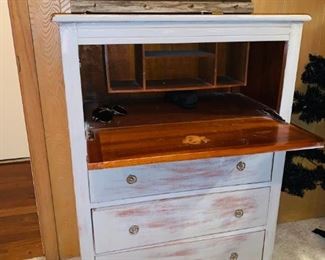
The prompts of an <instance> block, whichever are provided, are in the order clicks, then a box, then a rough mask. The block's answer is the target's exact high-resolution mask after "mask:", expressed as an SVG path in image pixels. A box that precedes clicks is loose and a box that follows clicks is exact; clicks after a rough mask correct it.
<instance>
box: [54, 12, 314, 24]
mask: <svg viewBox="0 0 325 260" xmlns="http://www.w3.org/2000/svg"><path fill="white" fill-rule="evenodd" d="M310 20H311V17H310V16H309V15H195V14H194V15H163V14H160V15H150V14H149V15H148V14H143V15H137V14H136V15H134V14H133V15H132V14H130V15H124V14H123V15H118V14H105V15H100V14H95V15H91V14H88V15H83V14H79V15H78V14H72V15H71V14H57V15H55V16H54V17H53V21H54V22H57V23H105V22H129V23H133V22H193V21H195V22H221V23H222V22H225V23H230V22H233V23H237V24H240V23H245V22H248V23H257V24H258V23H267V22H273V23H296V22H300V23H302V22H306V21H310Z"/></svg>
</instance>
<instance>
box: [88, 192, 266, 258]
mask: <svg viewBox="0 0 325 260" xmlns="http://www.w3.org/2000/svg"><path fill="white" fill-rule="evenodd" d="M268 201H269V188H264V189H256V190H247V191H236V192H229V193H215V194H206V195H201V196H193V197H184V198H178V199H166V200H160V201H152V202H145V203H138V204H131V205H127V206H120V207H113V208H107V209H96V210H94V211H93V225H94V238H95V249H96V252H97V253H104V252H108V251H114V250H121V249H128V248H134V247H139V246H146V245H153V244H158V243H163V242H168V241H173V240H179V239H185V238H192V237H196V236H202V235H208V234H213V233H222V232H225V231H231V230H237V229H245V228H250V227H258V226H263V225H265V224H266V216H267V210H268ZM238 209H241V210H243V212H244V215H243V216H242V217H236V216H235V215H234V214H235V211H236V210H238ZM132 225H137V226H138V227H139V232H138V233H137V234H134V235H132V234H130V233H129V228H130V227H131V226H132ZM157 234H159V236H158V235H157ZM120 241H123V243H121V242H120Z"/></svg>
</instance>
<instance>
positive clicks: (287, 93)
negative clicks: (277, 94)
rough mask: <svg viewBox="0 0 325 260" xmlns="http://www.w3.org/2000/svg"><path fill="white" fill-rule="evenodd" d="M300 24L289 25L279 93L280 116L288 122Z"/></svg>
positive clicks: (299, 41) (296, 65)
mask: <svg viewBox="0 0 325 260" xmlns="http://www.w3.org/2000/svg"><path fill="white" fill-rule="evenodd" d="M302 28H303V25H302V24H293V25H292V27H291V33H290V39H289V41H288V51H287V59H286V67H285V72H284V77H283V90H282V95H281V105H280V112H279V114H280V116H281V117H282V118H283V119H284V120H286V122H288V123H289V122H290V119H291V112H292V103H293V95H294V91H295V84H296V78H297V77H296V74H297V67H298V61H299V52H300V43H301V36H302Z"/></svg>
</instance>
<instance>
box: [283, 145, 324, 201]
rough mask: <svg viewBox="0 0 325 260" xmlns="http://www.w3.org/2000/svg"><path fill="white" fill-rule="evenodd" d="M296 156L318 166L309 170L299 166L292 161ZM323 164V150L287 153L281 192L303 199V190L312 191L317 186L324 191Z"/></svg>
mask: <svg viewBox="0 0 325 260" xmlns="http://www.w3.org/2000/svg"><path fill="white" fill-rule="evenodd" d="M296 156H299V157H303V158H306V159H308V160H310V161H311V162H314V163H316V164H318V165H317V166H316V167H315V169H313V170H310V169H306V168H305V167H303V166H302V165H301V164H295V163H293V162H292V159H293V158H294V157H296ZM324 162H325V155H324V152H323V150H315V149H314V150H305V151H295V152H288V153H287V155H286V163H285V167H284V176H283V183H282V191H285V192H288V193H289V194H292V195H296V196H299V197H303V196H304V193H305V190H313V189H315V188H316V187H317V185H321V187H322V188H323V189H325V171H324V168H323V166H321V165H320V164H321V163H324Z"/></svg>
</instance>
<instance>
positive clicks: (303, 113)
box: [282, 55, 325, 197]
mask: <svg viewBox="0 0 325 260" xmlns="http://www.w3.org/2000/svg"><path fill="white" fill-rule="evenodd" d="M309 60H310V62H309V63H308V64H307V65H306V67H305V71H304V73H303V74H302V77H301V79H302V82H303V83H305V84H307V90H306V92H305V93H302V92H299V91H296V92H295V100H294V104H293V113H300V115H299V119H300V120H302V121H304V122H306V123H307V124H310V123H313V122H320V121H322V120H323V119H324V118H325V59H324V58H323V57H321V56H314V55H309ZM297 156H298V157H303V158H306V159H308V160H309V161H310V162H312V163H313V164H315V168H314V169H312V170H311V169H307V168H305V167H303V165H301V164H295V163H294V162H293V161H292V159H293V158H294V157H297ZM322 164H325V155H324V151H323V150H305V151H295V152H288V153H287V155H286V163H285V168H284V176H283V184H282V191H286V192H288V193H289V194H292V195H296V196H300V197H303V196H304V193H305V190H313V189H315V188H316V187H317V185H320V186H321V187H322V188H323V189H325V170H324V167H323V166H322Z"/></svg>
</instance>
